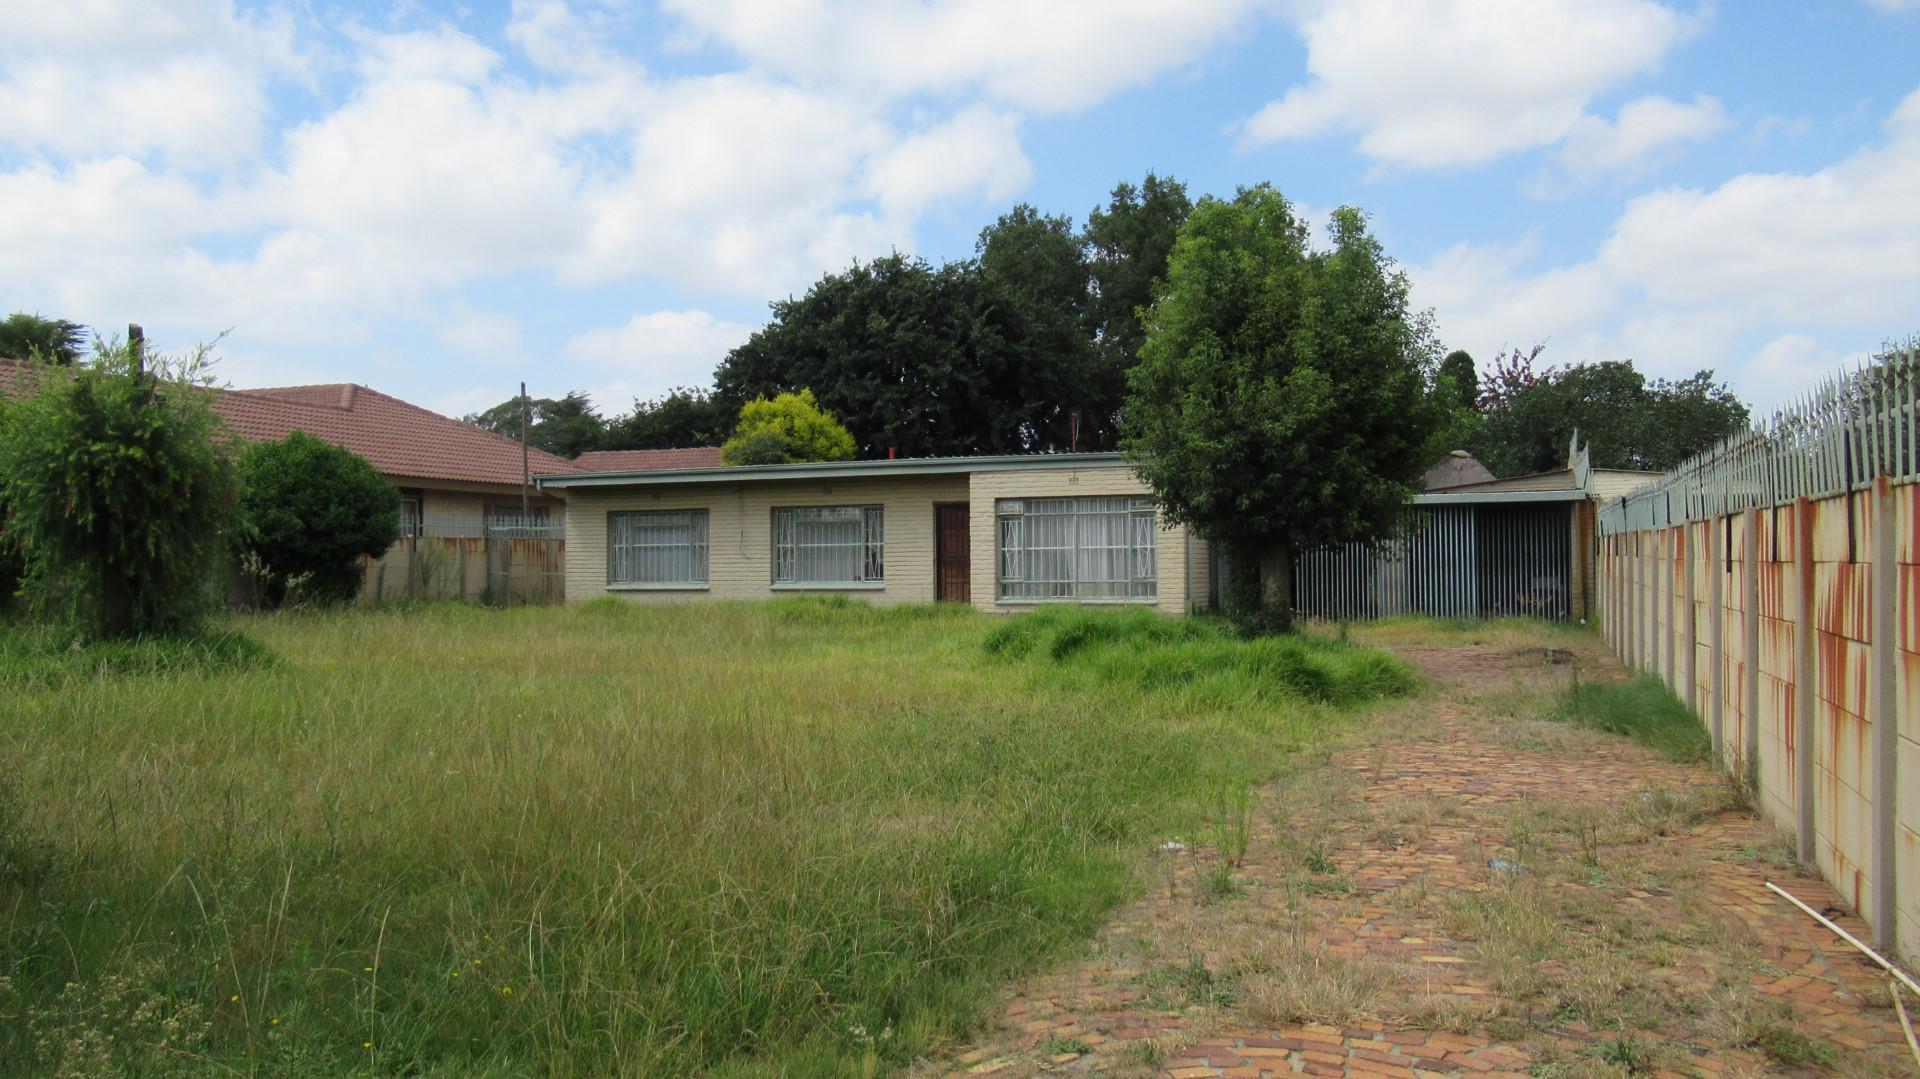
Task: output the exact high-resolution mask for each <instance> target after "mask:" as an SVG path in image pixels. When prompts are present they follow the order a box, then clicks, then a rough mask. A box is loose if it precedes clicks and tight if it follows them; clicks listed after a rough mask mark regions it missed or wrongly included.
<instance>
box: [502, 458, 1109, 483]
mask: <svg viewBox="0 0 1920 1079" xmlns="http://www.w3.org/2000/svg"><path fill="white" fill-rule="evenodd" d="M1126 465H1127V462H1126V459H1125V458H1124V457H1122V456H1121V455H1120V454H1117V453H1021V454H1011V455H1004V456H998V457H902V458H899V459H897V460H891V461H809V462H805V463H802V464H787V465H733V466H724V465H723V466H720V467H704V468H658V469H648V470H646V471H635V470H632V469H625V470H621V471H617V472H566V473H558V474H549V475H544V476H535V477H534V478H533V482H534V486H536V487H539V488H540V489H541V490H543V491H544V490H548V489H550V488H567V487H656V486H662V485H665V484H675V483H748V482H754V481H761V480H824V479H861V478H872V477H878V476H942V475H952V474H954V473H969V472H1016V471H1021V470H1024V469H1034V468H1125V467H1126Z"/></svg>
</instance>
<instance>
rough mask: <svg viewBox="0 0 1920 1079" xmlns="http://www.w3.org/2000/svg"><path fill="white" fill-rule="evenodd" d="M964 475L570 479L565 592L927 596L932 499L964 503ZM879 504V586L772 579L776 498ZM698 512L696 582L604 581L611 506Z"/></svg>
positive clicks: (668, 598)
mask: <svg viewBox="0 0 1920 1079" xmlns="http://www.w3.org/2000/svg"><path fill="white" fill-rule="evenodd" d="M966 499H967V477H966V476H964V475H953V476H902V477H899V478H890V477H889V478H879V479H864V478H863V479H831V480H818V481H805V482H803V481H796V480H783V481H779V482H772V483H764V482H763V483H728V484H688V485H684V486H658V487H631V488H624V489H622V488H606V487H574V488H571V489H570V490H569V491H568V492H567V599H568V601H569V602H575V601H579V600H585V599H592V598H594V597H596V596H605V595H615V596H620V597H622V598H624V599H631V600H636V601H639V602H646V603H685V602H688V601H690V600H701V599H766V598H769V597H771V596H776V595H790V594H794V593H796V592H798V593H801V594H823V593H824V594H832V593H835V592H842V593H844V594H846V595H849V596H852V597H853V598H855V599H861V600H865V601H868V602H871V603H928V602H932V600H933V598H934V595H933V505H934V503H936V502H964V501H966ZM874 505H877V506H881V507H884V509H885V511H886V545H887V546H886V559H887V562H886V565H887V570H886V573H887V580H886V584H885V585H884V586H883V587H880V588H874V589H865V588H863V589H830V588H800V589H795V588H791V587H782V588H779V589H776V588H774V587H773V510H774V507H776V506H874ZM678 509H704V510H706V511H707V580H708V584H707V587H706V588H705V589H669V590H662V589H631V590H630V589H609V588H608V587H607V514H608V513H611V512H614V511H616V510H678Z"/></svg>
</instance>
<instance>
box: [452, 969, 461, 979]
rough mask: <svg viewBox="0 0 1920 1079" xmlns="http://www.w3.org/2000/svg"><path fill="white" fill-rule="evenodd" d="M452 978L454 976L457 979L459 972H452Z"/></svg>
mask: <svg viewBox="0 0 1920 1079" xmlns="http://www.w3.org/2000/svg"><path fill="white" fill-rule="evenodd" d="M453 976H454V977H456V978H458V977H459V976H460V972H459V971H457V970H456V971H454V972H453Z"/></svg>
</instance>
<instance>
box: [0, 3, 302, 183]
mask: <svg viewBox="0 0 1920 1079" xmlns="http://www.w3.org/2000/svg"><path fill="white" fill-rule="evenodd" d="M304 67H305V60H304V58H303V57H301V56H300V55H299V53H298V52H297V51H296V50H295V47H294V42H293V31H292V25H291V23H289V22H288V21H287V20H285V19H284V18H278V17H264V16H263V17H258V18H249V17H246V16H242V15H240V14H239V13H237V12H236V11H235V10H234V9H233V6H232V4H231V3H226V2H222V0H187V2H183V3H179V4H152V3H127V2H121V0H83V2H79V3H60V4H29V5H24V6H22V7H21V9H20V10H18V11H10V12H9V13H8V16H7V32H6V35H5V37H4V38H3V39H0V144H5V143H13V144H16V145H19V146H23V147H30V148H33V149H37V150H42V151H48V152H52V153H55V154H59V155H62V156H66V157H93V156H121V155H131V156H144V155H146V154H148V153H152V152H157V153H161V154H164V155H166V156H167V157H168V158H169V159H170V160H172V161H175V162H178V163H180V164H183V165H186V166H189V167H208V166H218V165H224V164H228V163H231V162H233V161H236V160H239V159H241V158H244V157H246V156H248V155H250V154H252V153H254V152H255V151H256V150H257V149H258V147H259V145H260V141H261V135H262V130H263V125H264V121H265V117H266V97H265V92H264V87H265V83H266V80H267V79H268V78H269V77H271V76H273V75H276V74H278V75H292V74H295V73H297V72H299V71H301V70H302V69H303V68H304Z"/></svg>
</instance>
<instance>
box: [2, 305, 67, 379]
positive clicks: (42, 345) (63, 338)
mask: <svg viewBox="0 0 1920 1079" xmlns="http://www.w3.org/2000/svg"><path fill="white" fill-rule="evenodd" d="M86 344H87V328H86V327H85V326H82V325H80V324H79V323H78V322H68V321H67V320H66V319H63V318H42V317H41V316H39V315H29V314H27V313H25V312H23V311H16V312H14V313H13V314H11V315H8V316H7V317H6V318H5V319H0V358H6V359H14V360H30V359H39V360H45V361H47V362H48V363H57V364H64V365H67V366H72V365H73V364H74V363H75V362H76V361H78V360H79V359H80V354H81V352H82V351H83V350H84V349H85V348H86Z"/></svg>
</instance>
